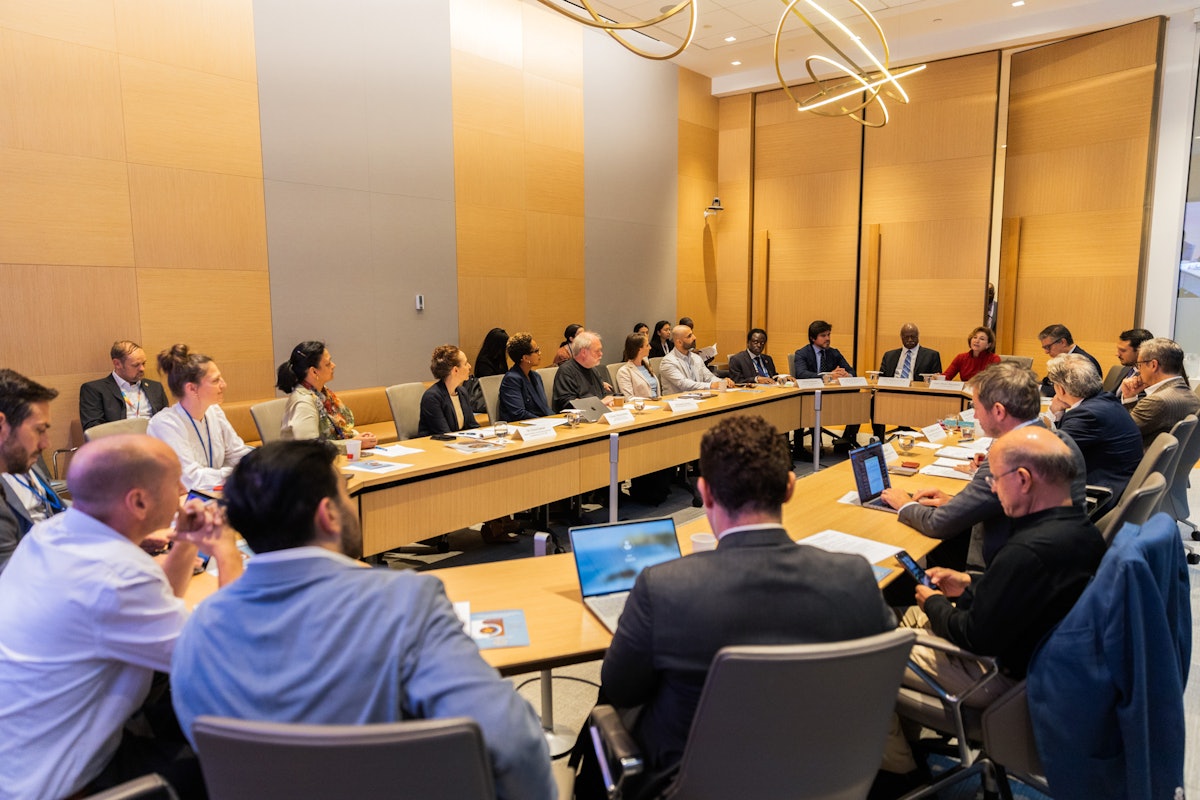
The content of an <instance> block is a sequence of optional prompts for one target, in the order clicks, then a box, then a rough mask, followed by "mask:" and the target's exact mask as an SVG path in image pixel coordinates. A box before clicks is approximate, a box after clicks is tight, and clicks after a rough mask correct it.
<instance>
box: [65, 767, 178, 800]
mask: <svg viewBox="0 0 1200 800" xmlns="http://www.w3.org/2000/svg"><path fill="white" fill-rule="evenodd" d="M87 800H179V795H177V794H175V790H174V789H172V788H171V784H169V783H167V782H166V780H165V779H164V778H163V777H162V776H161V775H159V774H157V773H155V772H151V773H150V774H149V775H143V776H142V777H140V778H134V779H133V780H131V781H125V783H122V784H121V785H120V786H114V787H113V788H111V789H107V790H105V791H103V792H100V793H99V794H89V795H88V796H87Z"/></svg>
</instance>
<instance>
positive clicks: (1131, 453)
mask: <svg viewBox="0 0 1200 800" xmlns="http://www.w3.org/2000/svg"><path fill="white" fill-rule="evenodd" d="M1046 377H1047V378H1049V379H1050V383H1051V384H1052V385H1053V386H1054V399H1053V400H1052V401H1051V402H1050V410H1051V412H1053V413H1054V414H1055V416H1056V418H1057V419H1058V429H1059V430H1060V431H1062V432H1063V433H1065V434H1067V435H1068V436H1070V437H1071V439H1072V440H1073V441H1074V442H1075V444H1077V445H1079V450H1080V451H1081V452H1082V453H1083V461H1084V463H1085V464H1086V465H1087V482H1088V483H1089V484H1091V485H1094V486H1103V487H1105V488H1108V489H1111V490H1112V493H1113V494H1112V498H1111V499H1110V500H1109V501H1108V502H1107V503H1106V504H1105V506H1104V507H1105V508H1107V507H1109V506H1110V505H1115V504H1116V502H1117V501H1118V500H1120V499H1121V492H1123V491H1125V485H1126V484H1127V483H1129V479H1130V478H1131V477H1133V471H1134V470H1135V469H1137V465H1138V462H1140V461H1141V460H1142V435H1141V433H1140V432H1139V431H1138V428H1137V425H1135V424H1134V423H1133V420H1131V419H1130V418H1129V414H1128V413H1126V411H1125V409H1124V408H1122V407H1121V403H1120V401H1118V400H1117V398H1115V397H1113V396H1112V395H1111V394H1109V393H1108V392H1106V391H1104V387H1103V386H1102V385H1101V383H1100V376H1099V375H1097V374H1096V370H1094V369H1092V365H1091V362H1089V361H1088V360H1087V359H1086V358H1084V357H1083V356H1081V355H1079V354H1078V353H1067V354H1065V355H1061V356H1055V357H1054V358H1052V359H1050V363H1048V364H1047V365H1046Z"/></svg>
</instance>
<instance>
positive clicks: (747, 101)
mask: <svg viewBox="0 0 1200 800" xmlns="http://www.w3.org/2000/svg"><path fill="white" fill-rule="evenodd" d="M717 129H718V137H719V138H718V140H717V195H718V196H719V197H720V198H721V205H722V206H724V207H725V210H724V211H722V212H721V213H720V215H719V216H717V217H716V218H711V217H710V228H711V230H712V231H713V233H714V238H715V240H716V244H717V274H718V276H719V280H720V282H721V288H722V289H724V288H725V286H731V287H735V288H740V287H742V286H744V287H745V290H744V293H745V305H746V306H747V307H746V308H745V309H739V308H738V307H737V306H736V305H735V304H734V303H730V304H728V306H722V308H721V313H720V314H719V319H718V330H719V331H727V332H728V333H727V334H726V335H725V336H724V338H722V339H721V340H720V342H719V345H720V346H721V347H722V348H723V349H722V352H723V353H724V355H725V357H726V358H727V357H728V356H730V355H732V354H733V353H736V352H737V351H738V350H741V349H742V348H744V347H745V346H746V331H747V330H749V329H750V328H752V327H756V325H757V322H758V321H759V320H760V319H761V320H765V319H766V316H767V297H766V293H767V289H766V285H765V281H766V275H767V274H768V272H769V270H768V269H767V265H766V262H765V260H764V261H762V263H761V266H762V270H761V271H755V269H754V268H753V266H754V265H753V263H752V261H751V254H752V253H753V252H754V251H753V248H752V247H751V242H750V236H751V225H750V221H751V219H752V215H753V197H754V195H753V191H752V186H753V180H752V174H751V173H752V164H753V156H754V152H753V142H754V100H753V98H752V97H751V96H750V95H737V96H734V97H723V98H721V99H720V100H719V101H718V105H717ZM764 255H765V254H764ZM760 280H761V281H763V282H764V284H763V285H759V284H758V281H760ZM752 289H753V291H754V296H756V297H757V298H758V305H757V306H755V307H754V308H751V307H750V306H751V305H752V299H751V290H752ZM739 299H740V295H739ZM767 350H768V352H770V353H774V352H775V341H774V340H770V341H769V342H768V347H767ZM721 360H724V359H721Z"/></svg>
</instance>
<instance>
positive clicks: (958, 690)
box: [883, 427, 1104, 773]
mask: <svg viewBox="0 0 1200 800" xmlns="http://www.w3.org/2000/svg"><path fill="white" fill-rule="evenodd" d="M989 460H990V461H991V463H992V473H991V475H990V476H989V478H988V484H989V485H990V487H991V490H992V491H993V492H995V493H996V496H997V499H998V501H999V503H1000V505H1001V507H1002V509H1003V512H1004V515H1005V516H1006V517H1007V518H1008V519H1009V520H1010V522H1011V528H1012V536H1011V538H1009V540H1008V542H1007V543H1005V544H1004V546H1003V547H1001V548H1000V549H999V551H998V552H997V553H996V556H995V559H994V560H993V561H992V563H991V565H990V566H989V567H988V570H987V572H985V573H983V575H982V576H972V575H970V574H968V573H966V572H956V571H954V570H949V569H944V568H941V567H933V568H931V569H930V570H929V571H928V572H929V577H930V579H932V580H933V582H934V583H935V584H936V585H937V588H936V589H930V588H928V587H925V586H920V585H918V586H917V588H916V601H917V606H916V607H914V608H910V609H909V611H908V612H907V613H906V614H905V615H904V618H903V620H902V622H901V624H902V625H905V626H907V627H913V628H925V629H926V630H929V631H932V632H933V633H935V634H937V635H938V636H941V637H943V638H945V639H949V640H950V641H951V642H952V643H954V644H956V645H958V646H959V647H963V648H965V649H967V650H970V651H971V652H972V653H976V654H978V655H984V656H995V657H996V660H997V662H998V664H999V667H1000V674H999V675H997V676H996V677H995V678H993V679H992V680H991V681H990V682H989V683H988V684H986V685H985V686H984V687H983V688H982V689H981V690H979V691H978V692H974V693H972V694H970V695H969V696H968V698H967V700H966V703H967V705H970V706H986V705H988V703H990V702H991V701H993V700H995V699H996V698H997V697H999V696H1000V695H1002V694H1004V692H1006V691H1007V690H1008V689H1010V688H1011V687H1012V686H1013V684H1014V683H1016V682H1017V681H1019V680H1021V679H1022V678H1024V677H1025V672H1026V670H1027V668H1028V666H1029V660H1030V658H1032V656H1033V651H1034V649H1035V648H1036V647H1037V645H1038V642H1039V641H1041V639H1042V637H1043V636H1045V635H1046V634H1047V633H1048V632H1049V631H1050V629H1051V628H1053V627H1054V626H1055V625H1056V624H1058V622H1059V621H1060V620H1061V619H1062V618H1063V617H1065V616H1066V614H1067V612H1068V611H1070V610H1071V606H1073V605H1074V604H1075V601H1076V600H1077V599H1079V595H1080V594H1082V593H1083V590H1084V588H1085V587H1086V586H1087V584H1088V581H1089V580H1091V578H1092V576H1093V575H1094V574H1095V573H1096V568H1097V567H1099V566H1100V559H1101V558H1102V557H1103V556H1104V539H1103V537H1102V536H1101V535H1100V531H1098V530H1096V526H1095V525H1093V524H1092V523H1091V522H1090V521H1089V520H1088V518H1087V515H1086V514H1085V513H1084V510H1083V508H1082V507H1081V506H1079V505H1077V504H1075V503H1073V502H1072V499H1071V495H1072V494H1073V492H1072V488H1071V487H1072V484H1073V483H1074V482H1075V481H1076V480H1077V479H1078V475H1077V465H1076V459H1075V458H1074V457H1073V455H1072V453H1071V452H1070V450H1069V449H1068V448H1067V447H1066V446H1065V445H1064V443H1063V442H1062V441H1061V440H1060V439H1058V438H1057V437H1055V436H1054V434H1053V433H1051V432H1050V431H1047V430H1045V429H1044V428H1037V427H1028V428H1025V429H1023V430H1019V431H1013V432H1011V433H1008V434H1005V435H1004V436H1003V437H1002V438H1000V439H999V440H998V441H997V442H996V443H995V445H993V446H992V450H991V454H990V456H989ZM1080 657H1081V659H1083V658H1084V655H1083V654H1081V655H1080ZM910 658H911V659H912V660H913V661H914V662H915V663H917V664H918V665H920V666H921V667H922V668H923V669H924V670H926V671H927V672H928V673H930V674H931V675H933V676H934V677H935V678H936V679H937V680H938V682H939V683H941V684H942V686H943V687H945V688H946V689H947V690H948V691H949V692H951V693H953V694H962V693H963V692H965V691H966V689H967V688H968V687H969V686H970V685H971V684H972V683H974V682H975V681H976V680H978V679H979V677H980V676H981V674H982V669H981V667H980V665H979V664H978V662H975V661H968V660H961V659H958V658H957V657H955V656H951V655H949V654H946V653H943V652H942V651H940V650H933V649H932V648H928V647H924V646H922V645H916V646H914V647H913V649H912V654H911V655H910ZM905 682H906V684H907V685H909V686H912V687H914V688H917V689H920V690H922V691H929V690H928V689H927V688H926V684H925V683H924V682H922V681H920V680H919V679H917V678H916V677H915V676H914V675H911V674H910V675H909V676H908V678H906V681H905ZM898 739H899V726H896V728H895V729H894V734H893V741H892V743H891V744H892V745H899V746H898V747H895V746H893V747H889V748H888V749H887V750H886V751H885V758H884V765H883V766H884V769H885V770H887V771H889V772H892V773H908V772H910V771H912V770H913V769H915V767H916V765H915V763H914V761H913V759H912V756H911V753H908V752H906V751H907V748H905V747H903V743H902V742H901V741H898Z"/></svg>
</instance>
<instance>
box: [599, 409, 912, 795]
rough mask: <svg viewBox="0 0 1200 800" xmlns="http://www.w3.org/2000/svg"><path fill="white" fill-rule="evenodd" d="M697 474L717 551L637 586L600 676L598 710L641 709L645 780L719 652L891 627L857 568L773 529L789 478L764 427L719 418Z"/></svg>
mask: <svg viewBox="0 0 1200 800" xmlns="http://www.w3.org/2000/svg"><path fill="white" fill-rule="evenodd" d="M700 467H701V473H702V474H703V477H702V478H700V479H699V489H700V495H701V497H702V498H703V501H704V511H705V513H706V515H707V516H708V521H709V523H710V524H711V525H712V531H713V533H714V534H715V535H716V536H717V539H718V542H717V549H716V550H713V551H710V552H702V553H695V554H692V555H689V556H687V557H686V558H680V559H676V560H674V561H669V562H667V563H664V564H659V565H657V566H653V567H649V568H648V569H646V570H645V571H643V572H642V573H641V575H639V576H638V578H637V581H636V583H635V584H634V587H633V591H632V593H631V594H630V596H629V601H628V603H627V604H626V606H625V610H624V613H622V614H621V618H620V621H619V623H618V625H617V632H616V634H615V635H614V636H613V640H612V644H611V645H610V647H609V649H608V652H607V654H606V655H605V657H604V664H603V666H602V667H601V688H600V698H599V699H600V702H602V703H612V704H613V705H616V706H618V707H619V708H624V709H632V708H635V707H638V706H640V707H641V711H640V714H639V715H638V717H637V723H636V725H634V727H633V735H634V737H635V738H636V739H637V740H638V742H639V743H640V744H641V747H642V752H643V753H644V754H645V756H646V761H647V763H646V769H647V773H648V777H650V778H654V777H655V776H657V775H660V774H661V773H664V772H669V771H671V770H673V769H674V768H675V767H677V765H678V763H679V759H680V757H681V755H682V754H683V749H684V746H685V744H686V742H687V736H688V729H689V727H690V726H691V723H692V717H693V716H694V715H695V712H696V703H697V701H698V700H699V698H700V691H701V688H702V687H703V686H704V680H705V678H706V676H707V674H708V668H709V665H710V664H711V663H712V659H713V656H715V655H716V653H717V651H718V650H720V649H721V648H722V647H725V646H727V645H768V644H790V643H797V644H798V643H808V642H830V641H840V640H844V639H856V638H860V637H863V636H873V635H875V634H877V633H883V632H884V631H887V630H890V629H891V628H893V627H895V624H896V621H895V617H894V616H893V614H892V611H891V609H890V608H888V606H887V605H886V604H885V603H884V602H883V598H882V597H881V595H880V593H879V589H878V587H877V586H876V583H875V576H874V574H873V573H872V571H871V568H870V566H869V565H868V564H867V563H866V562H864V561H863V560H862V559H861V558H858V557H855V556H848V555H842V554H833V553H826V552H825V551H823V550H819V549H817V548H815V547H798V546H797V545H796V544H795V542H793V541H792V539H791V537H790V536H788V532H787V531H786V530H785V529H784V528H783V526H782V525H781V520H782V514H783V504H784V503H786V502H787V501H788V499H789V498H790V497H791V496H792V492H793V490H794V488H795V484H796V477H795V475H793V474H792V462H791V458H790V457H789V454H788V449H787V445H786V443H785V441H784V439H783V437H781V436H780V435H779V432H778V431H777V430H776V429H775V427H774V426H772V425H771V424H770V423H768V422H767V421H766V420H764V419H763V418H762V417H758V416H744V417H731V418H726V419H724V420H722V421H721V422H719V423H718V424H717V425H715V426H713V428H712V429H710V430H709V431H708V432H707V433H705V434H704V437H703V439H702V440H701V443H700ZM585 778H586V776H581V781H577V782H576V785H577V787H580V786H583V785H584V783H585V780H582V779H585ZM586 783H587V786H585V787H584V788H585V789H586V788H590V787H591V782H590V781H586ZM627 792H628V789H627ZM751 794H753V793H752V792H751ZM577 796H581V794H580V793H579V792H578V791H577Z"/></svg>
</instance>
